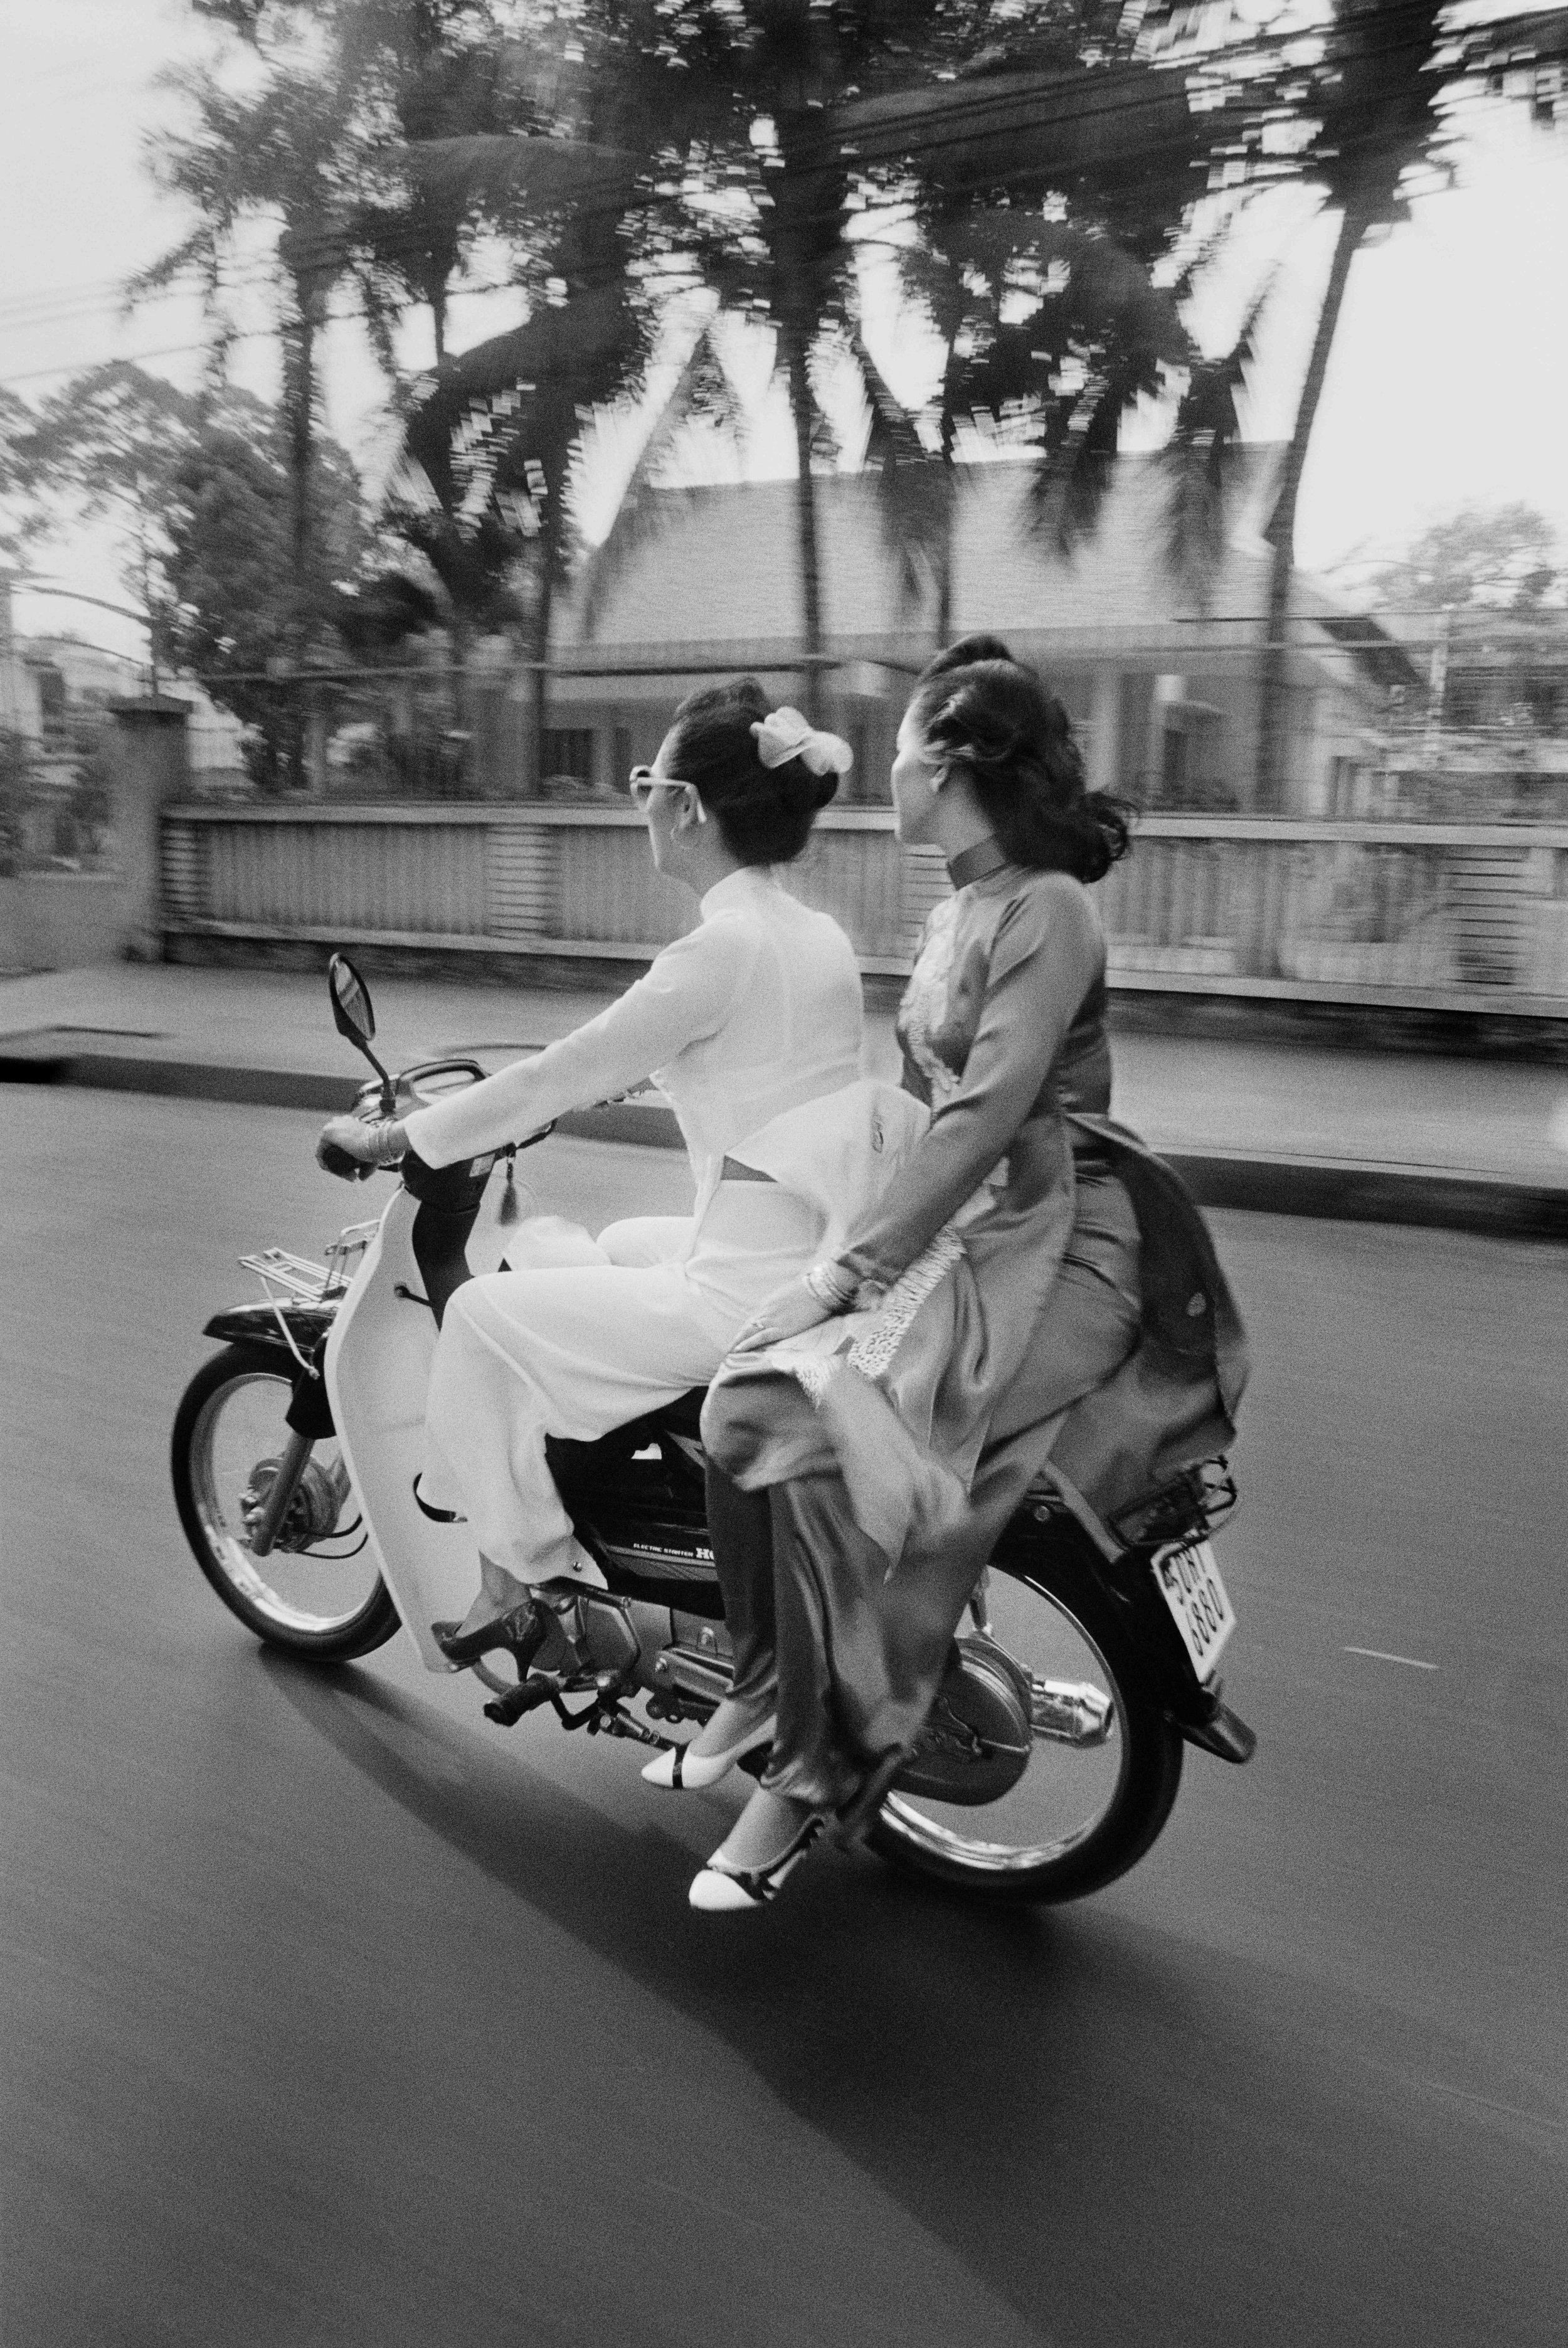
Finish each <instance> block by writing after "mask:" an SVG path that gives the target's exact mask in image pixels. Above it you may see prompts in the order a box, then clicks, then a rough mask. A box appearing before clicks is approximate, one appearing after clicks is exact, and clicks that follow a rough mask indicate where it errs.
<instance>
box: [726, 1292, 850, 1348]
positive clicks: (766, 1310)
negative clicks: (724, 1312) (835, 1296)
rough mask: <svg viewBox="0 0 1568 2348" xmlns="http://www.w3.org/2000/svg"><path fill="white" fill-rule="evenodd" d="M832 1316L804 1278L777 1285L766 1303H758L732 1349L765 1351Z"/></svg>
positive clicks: (828, 1319)
mask: <svg viewBox="0 0 1568 2348" xmlns="http://www.w3.org/2000/svg"><path fill="white" fill-rule="evenodd" d="M832 1317H833V1316H832V1314H831V1313H830V1312H829V1310H828V1308H827V1306H826V1305H825V1304H824V1303H822V1302H821V1300H820V1297H818V1296H817V1295H816V1294H815V1293H814V1292H813V1291H812V1290H811V1288H810V1286H809V1284H808V1283H807V1282H806V1281H805V1280H803V1279H802V1280H792V1281H790V1282H789V1284H788V1286H786V1287H784V1288H779V1289H775V1291H774V1292H773V1294H772V1295H771V1296H770V1297H769V1299H768V1301H767V1303H765V1304H760V1305H758V1308H757V1311H756V1312H755V1313H753V1314H752V1316H751V1318H750V1320H749V1321H748V1322H747V1323H745V1325H744V1326H743V1328H742V1329H741V1332H740V1334H739V1335H738V1337H737V1339H736V1341H735V1343H734V1344H733V1345H732V1346H731V1348H730V1351H731V1352H732V1353H736V1354H761V1353H765V1352H766V1351H767V1349H768V1347H769V1345H779V1344H783V1342H784V1340H785V1338H786V1337H799V1336H800V1335H801V1334H803V1332H804V1331H806V1330H807V1329H814V1328H815V1327H816V1326H817V1323H818V1322H819V1321H830V1320H831V1319H832Z"/></svg>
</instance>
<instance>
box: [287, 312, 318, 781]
mask: <svg viewBox="0 0 1568 2348" xmlns="http://www.w3.org/2000/svg"><path fill="white" fill-rule="evenodd" d="M294 304H295V315H294V319H293V320H292V321H291V324H290V328H289V351H288V356H287V366H286V376H287V391H286V396H287V400H288V438H289V560H290V563H291V566H292V568H293V572H294V579H293V590H294V592H293V610H292V612H291V613H290V618H289V653H290V656H291V660H292V663H293V665H294V670H295V672H296V682H295V683H294V685H293V687H292V694H293V698H292V701H291V704H290V707H289V716H288V726H287V740H288V788H290V790H293V791H303V790H304V788H305V782H306V777H305V759H304V699H303V688H302V687H301V685H299V683H298V682H297V672H299V671H301V670H303V668H304V661H305V654H306V653H307V652H308V650H309V647H310V625H311V608H312V596H311V572H312V552H313V548H312V539H313V531H312V527H311V525H312V519H313V517H312V511H311V469H312V468H311V458H312V454H313V448H314V441H315V314H314V305H315V294H314V292H313V289H312V286H311V283H310V280H309V278H308V277H306V276H304V275H301V276H300V277H297V278H296V279H295V281H294Z"/></svg>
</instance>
